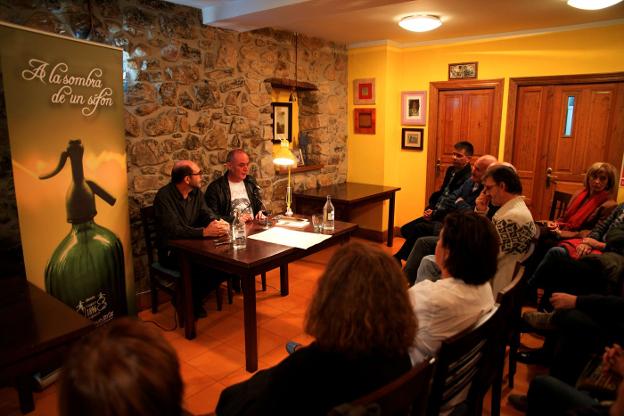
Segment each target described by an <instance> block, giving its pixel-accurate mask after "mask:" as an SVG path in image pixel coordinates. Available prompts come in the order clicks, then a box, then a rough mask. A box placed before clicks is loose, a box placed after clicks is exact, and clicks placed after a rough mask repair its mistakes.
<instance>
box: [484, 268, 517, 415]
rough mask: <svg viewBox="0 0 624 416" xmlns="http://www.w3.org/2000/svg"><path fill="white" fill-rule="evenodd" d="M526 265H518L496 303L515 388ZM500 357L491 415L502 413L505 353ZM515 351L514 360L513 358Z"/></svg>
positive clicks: (510, 380)
mask: <svg viewBox="0 0 624 416" xmlns="http://www.w3.org/2000/svg"><path fill="white" fill-rule="evenodd" d="M524 284H525V280H524V266H523V265H522V264H520V263H518V264H517V265H516V270H515V272H514V278H513V280H512V281H511V282H510V283H509V284H508V285H507V286H505V287H504V288H503V289H501V290H500V292H498V295H497V296H496V303H498V308H499V309H500V315H501V318H502V322H503V323H502V329H501V331H502V336H503V342H504V344H503V345H504V346H506V345H509V374H508V377H509V388H513V377H514V375H515V373H516V360H515V354H517V351H518V347H519V346H520V331H519V323H520V319H521V318H522V302H523V300H524V294H525V293H524V288H525V286H524ZM502 351H503V355H502V356H501V357H499V368H498V370H497V373H496V378H495V379H494V383H493V384H492V409H491V411H490V415H492V416H498V415H499V414H500V403H501V392H502V386H503V370H504V367H505V354H504V347H503V350H502ZM512 351H513V360H512Z"/></svg>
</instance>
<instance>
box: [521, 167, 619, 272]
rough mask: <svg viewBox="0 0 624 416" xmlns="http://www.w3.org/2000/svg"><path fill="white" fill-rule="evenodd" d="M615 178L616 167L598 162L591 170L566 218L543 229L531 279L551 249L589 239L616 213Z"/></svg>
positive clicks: (535, 254) (535, 253) (529, 269)
mask: <svg viewBox="0 0 624 416" xmlns="http://www.w3.org/2000/svg"><path fill="white" fill-rule="evenodd" d="M616 176H617V173H616V169H615V167H614V166H613V165H611V164H609V163H604V162H597V163H594V164H593V165H591V166H590V167H589V169H588V170H587V173H586V174H585V179H584V181H583V185H584V187H583V189H581V190H579V191H578V192H576V193H575V194H574V195H572V197H571V198H570V203H569V204H568V208H567V209H566V210H565V213H564V214H563V216H562V217H561V218H559V219H557V220H555V221H547V222H546V223H545V224H544V225H541V228H542V229H541V232H540V237H539V241H538V244H537V246H536V249H535V252H534V253H533V256H531V260H530V261H529V263H530V264H527V268H526V272H527V274H528V275H529V276H530V275H532V274H533V272H534V271H535V267H536V266H537V265H538V264H539V262H540V261H541V260H542V259H543V258H544V256H545V254H546V252H547V251H548V249H550V248H551V247H554V246H556V245H559V243H560V242H561V240H567V239H573V238H584V237H587V236H588V234H589V233H590V232H591V230H592V229H593V228H594V227H595V226H596V224H598V222H600V221H603V220H605V219H606V218H607V217H608V216H609V215H610V214H611V212H613V210H614V209H615V207H616V206H617V203H616V202H615V200H614V199H613V197H614V193H615V191H616V186H615V185H616ZM579 241H580V240H579Z"/></svg>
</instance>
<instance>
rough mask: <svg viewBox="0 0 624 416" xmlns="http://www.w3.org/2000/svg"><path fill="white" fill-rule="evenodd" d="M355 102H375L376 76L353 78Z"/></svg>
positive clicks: (365, 103)
mask: <svg viewBox="0 0 624 416" xmlns="http://www.w3.org/2000/svg"><path fill="white" fill-rule="evenodd" d="M353 104H356V105H357V104H360V105H362V104H364V105H371V104H375V78H363V79H354V80H353Z"/></svg>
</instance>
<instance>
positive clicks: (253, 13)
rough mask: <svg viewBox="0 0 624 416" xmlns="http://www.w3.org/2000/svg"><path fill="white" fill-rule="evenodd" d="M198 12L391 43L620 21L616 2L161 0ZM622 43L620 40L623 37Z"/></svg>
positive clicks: (236, 22)
mask: <svg viewBox="0 0 624 416" xmlns="http://www.w3.org/2000/svg"><path fill="white" fill-rule="evenodd" d="M169 1H170V2H172V3H178V4H185V5H187V6H191V7H195V8H198V9H201V10H202V16H203V21H204V24H207V25H212V26H218V27H224V28H230V29H234V30H241V31H244V30H252V29H257V28H261V27H273V28H276V29H283V30H287V31H291V32H299V33H304V34H306V35H309V36H315V37H320V38H323V39H326V40H332V41H335V42H341V43H343V42H344V43H346V44H347V45H350V46H359V45H362V44H374V43H381V42H390V43H395V44H397V46H415V45H419V44H427V43H441V42H451V41H452V42H456V41H459V40H465V39H471V38H486V37H491V36H501V35H506V34H515V33H517V32H520V33H532V32H535V33H539V32H544V31H553V30H566V29H569V28H570V27H577V26H580V27H583V26H597V25H608V24H614V23H620V24H621V23H624V2H622V3H619V4H617V5H615V6H611V7H609V8H607V9H603V10H597V11H586V10H578V9H574V8H572V7H570V6H568V5H567V4H566V2H565V0H414V1H400V0H169ZM410 14H433V15H437V16H440V18H441V19H442V21H443V25H442V27H441V28H439V29H437V30H434V31H431V32H426V33H412V32H408V31H406V30H404V29H401V28H400V27H399V26H398V25H397V22H398V21H399V20H400V19H401V18H402V17H405V16H408V15H410ZM623 41H624V40H623Z"/></svg>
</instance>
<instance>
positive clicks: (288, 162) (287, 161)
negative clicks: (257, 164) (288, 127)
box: [273, 139, 297, 166]
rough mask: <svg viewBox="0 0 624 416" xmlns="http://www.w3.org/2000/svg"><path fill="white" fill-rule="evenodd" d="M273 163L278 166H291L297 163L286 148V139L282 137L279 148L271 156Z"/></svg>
mask: <svg viewBox="0 0 624 416" xmlns="http://www.w3.org/2000/svg"><path fill="white" fill-rule="evenodd" d="M273 163H275V164H276V165H278V166H292V165H295V164H297V158H296V157H295V155H293V152H291V151H290V149H289V148H288V141H287V140H284V139H282V142H281V143H280V147H279V149H278V150H277V152H276V153H275V156H273Z"/></svg>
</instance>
